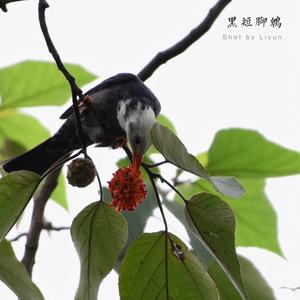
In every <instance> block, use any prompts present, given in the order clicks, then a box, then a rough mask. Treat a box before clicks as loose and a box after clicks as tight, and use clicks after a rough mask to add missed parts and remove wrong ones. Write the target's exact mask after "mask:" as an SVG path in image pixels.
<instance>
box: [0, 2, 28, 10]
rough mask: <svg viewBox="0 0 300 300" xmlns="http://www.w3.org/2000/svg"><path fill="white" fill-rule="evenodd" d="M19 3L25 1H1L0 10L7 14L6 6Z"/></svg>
mask: <svg viewBox="0 0 300 300" xmlns="http://www.w3.org/2000/svg"><path fill="white" fill-rule="evenodd" d="M19 1H24V0H0V9H2V11H3V12H7V7H6V5H7V4H8V3H12V2H19Z"/></svg>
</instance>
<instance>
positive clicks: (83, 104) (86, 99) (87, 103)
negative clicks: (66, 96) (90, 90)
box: [78, 95, 92, 111]
mask: <svg viewBox="0 0 300 300" xmlns="http://www.w3.org/2000/svg"><path fill="white" fill-rule="evenodd" d="M91 100H92V98H91V97H90V96H88V95H86V96H84V98H83V100H82V101H81V102H80V103H79V104H78V108H79V110H80V111H82V110H84V109H85V108H87V107H89V106H90V103H91Z"/></svg>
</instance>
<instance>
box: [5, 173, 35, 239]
mask: <svg viewBox="0 0 300 300" xmlns="http://www.w3.org/2000/svg"><path fill="white" fill-rule="evenodd" d="M39 183H40V177H39V176H38V175H37V174H35V173H32V172H28V171H17V172H12V173H10V174H8V175H6V176H4V177H3V178H1V179H0V241H1V240H2V239H3V238H4V237H5V236H6V234H7V233H8V232H9V230H10V229H11V228H12V226H13V225H14V224H15V222H16V221H17V219H18V218H19V216H20V215H21V213H22V212H23V210H24V209H25V207H26V205H27V204H28V202H29V200H30V199H31V197H32V195H33V194H34V192H35V190H36V189H37V187H38V185H39Z"/></svg>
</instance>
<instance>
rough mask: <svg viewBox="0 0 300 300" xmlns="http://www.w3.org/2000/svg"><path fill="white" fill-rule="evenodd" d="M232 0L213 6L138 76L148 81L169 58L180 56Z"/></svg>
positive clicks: (221, 0) (224, 0)
mask: <svg viewBox="0 0 300 300" xmlns="http://www.w3.org/2000/svg"><path fill="white" fill-rule="evenodd" d="M230 2H231V0H220V1H218V2H217V3H216V4H215V6H213V7H212V8H211V9H210V11H209V13H208V15H207V16H206V18H205V19H204V20H203V21H202V23H201V24H199V25H198V26H197V27H196V28H194V29H193V30H192V31H191V32H190V33H189V34H188V35H187V36H185V37H184V38H183V39H182V40H181V41H179V42H177V43H176V44H175V45H173V46H172V47H170V48H168V49H166V50H164V51H162V52H159V53H158V54H157V55H156V56H155V57H154V58H153V59H152V60H151V61H150V62H149V63H148V64H147V65H146V66H145V67H144V68H143V69H142V70H141V71H140V72H139V73H138V77H140V78H141V80H143V81H146V80H147V79H148V78H149V77H151V75H152V74H153V73H154V72H155V71H156V70H157V69H158V68H159V67H160V66H161V65H162V64H165V63H166V62H167V61H168V60H170V59H172V58H174V57H176V56H178V55H179V54H181V53H182V52H184V51H185V50H186V49H187V48H188V47H190V46H191V45H192V44H193V43H195V42H196V41H197V40H198V39H200V38H201V37H202V36H203V35H204V34H205V33H206V32H207V31H208V30H209V29H210V27H211V26H212V24H213V23H214V22H215V20H216V19H217V18H218V16H219V15H220V13H221V12H222V10H223V9H224V8H225V7H226V6H227V4H228V3H230Z"/></svg>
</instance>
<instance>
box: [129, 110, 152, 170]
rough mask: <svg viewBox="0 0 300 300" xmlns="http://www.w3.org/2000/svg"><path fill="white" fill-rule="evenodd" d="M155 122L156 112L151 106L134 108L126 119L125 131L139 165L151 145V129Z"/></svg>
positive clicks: (136, 162)
mask: <svg viewBox="0 0 300 300" xmlns="http://www.w3.org/2000/svg"><path fill="white" fill-rule="evenodd" d="M154 123H155V114H154V111H153V110H152V108H151V107H150V106H146V107H143V108H141V107H138V108H137V109H136V110H132V111H131V112H130V113H129V115H128V117H127V119H126V120H125V131H126V134H127V139H128V142H129V144H130V147H131V149H132V152H133V161H134V163H135V164H136V165H138V166H139V165H140V162H141V159H142V157H143V155H144V154H145V153H146V151H147V150H148V149H149V148H150V146H151V129H152V126H153V125H154Z"/></svg>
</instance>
